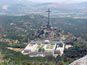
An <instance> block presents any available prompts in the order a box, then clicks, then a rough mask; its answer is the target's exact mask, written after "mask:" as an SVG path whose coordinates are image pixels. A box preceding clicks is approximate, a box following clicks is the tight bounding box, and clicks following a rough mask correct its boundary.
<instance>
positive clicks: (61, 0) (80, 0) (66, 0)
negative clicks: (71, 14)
mask: <svg viewBox="0 0 87 65" xmlns="http://www.w3.org/2000/svg"><path fill="white" fill-rule="evenodd" d="M31 1H33V2H66V3H69V2H70V3H72V2H85V1H86V2H87V0H31Z"/></svg>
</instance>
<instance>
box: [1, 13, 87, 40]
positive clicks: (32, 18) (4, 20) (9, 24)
mask: <svg viewBox="0 0 87 65" xmlns="http://www.w3.org/2000/svg"><path fill="white" fill-rule="evenodd" d="M13 23H14V24H13ZM42 23H43V24H42ZM46 23H47V18H46V17H44V16H42V15H38V14H36V15H34V14H30V15H25V16H0V26H2V27H1V28H3V29H4V31H5V32H7V34H8V32H9V34H12V35H10V37H8V38H13V39H15V37H14V36H16V37H17V38H18V39H19V40H21V39H22V40H23V37H21V39H20V35H24V36H25V40H26V41H27V36H30V35H31V34H30V33H29V32H31V30H30V29H33V30H34V29H39V28H40V26H41V25H44V24H46ZM51 24H52V26H54V27H57V28H59V29H62V30H65V32H71V33H73V34H74V35H75V36H78V37H79V36H81V37H82V38H84V39H86V40H87V34H86V32H87V28H86V26H87V19H80V18H77V19H75V18H57V17H56V18H52V19H51ZM9 34H8V36H9ZM25 34H26V35H25ZM32 35H33V34H32ZM25 40H24V41H25Z"/></svg>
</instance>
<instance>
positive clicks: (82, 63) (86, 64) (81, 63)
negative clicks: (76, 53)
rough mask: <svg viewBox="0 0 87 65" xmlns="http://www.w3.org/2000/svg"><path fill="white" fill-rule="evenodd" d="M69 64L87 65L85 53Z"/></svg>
mask: <svg viewBox="0 0 87 65" xmlns="http://www.w3.org/2000/svg"><path fill="white" fill-rule="evenodd" d="M70 65H87V55H86V56H85V57H83V58H80V59H78V60H76V61H74V62H73V63H71V64H70Z"/></svg>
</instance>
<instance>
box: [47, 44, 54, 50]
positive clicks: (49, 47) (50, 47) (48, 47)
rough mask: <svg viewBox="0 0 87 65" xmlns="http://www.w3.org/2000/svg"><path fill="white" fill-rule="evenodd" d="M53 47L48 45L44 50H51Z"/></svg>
mask: <svg viewBox="0 0 87 65" xmlns="http://www.w3.org/2000/svg"><path fill="white" fill-rule="evenodd" d="M53 47H54V45H50V44H48V45H47V47H46V49H53Z"/></svg>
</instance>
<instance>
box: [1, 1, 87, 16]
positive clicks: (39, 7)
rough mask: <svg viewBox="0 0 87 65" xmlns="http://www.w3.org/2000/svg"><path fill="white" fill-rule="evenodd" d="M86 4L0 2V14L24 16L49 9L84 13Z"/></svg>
mask: <svg viewBox="0 0 87 65" xmlns="http://www.w3.org/2000/svg"><path fill="white" fill-rule="evenodd" d="M86 7H87V2H82V3H35V2H31V1H29V0H5V1H4V0H0V11H1V12H0V14H8V15H9V14H25V13H29V12H32V11H33V12H41V11H45V10H47V9H48V8H50V9H51V10H52V11H56V12H66V13H69V12H71V13H78V12H82V13H86V10H87V8H86Z"/></svg>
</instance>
